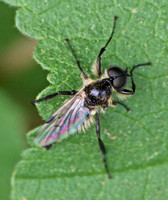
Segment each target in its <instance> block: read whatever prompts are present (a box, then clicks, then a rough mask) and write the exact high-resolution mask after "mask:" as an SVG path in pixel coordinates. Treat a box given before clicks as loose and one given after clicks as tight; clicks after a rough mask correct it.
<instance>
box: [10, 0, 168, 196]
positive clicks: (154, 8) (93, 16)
mask: <svg viewBox="0 0 168 200" xmlns="http://www.w3.org/2000/svg"><path fill="white" fill-rule="evenodd" d="M8 2H10V3H11V4H12V5H19V6H20V7H21V8H20V9H19V10H18V11H17V16H16V25H17V27H18V29H19V30H20V31H21V32H22V33H24V34H25V35H27V36H29V37H31V38H34V39H38V40H40V41H39V43H38V45H37V47H36V50H35V53H34V57H35V59H36V60H37V61H38V62H39V63H40V64H41V65H42V67H43V68H44V69H47V70H48V71H49V74H48V81H49V82H50V83H51V86H49V87H47V88H46V89H44V90H43V91H42V92H41V93H40V95H39V96H38V97H41V96H45V95H47V94H50V93H53V92H55V91H59V90H71V89H79V88H80V87H82V81H81V78H80V72H79V70H78V68H77V66H76V63H75V60H74V58H73V56H72V54H71V52H70V50H69V48H68V46H67V44H66V43H65V42H64V39H65V38H69V39H70V42H71V45H72V47H73V49H74V50H75V52H76V54H77V56H78V58H79V60H80V62H81V65H82V67H83V69H84V70H85V72H86V73H88V74H91V65H92V63H93V62H94V60H95V59H96V57H97V55H98V53H99V51H100V49H101V47H103V45H104V44H105V42H106V41H107V39H108V37H109V35H110V32H111V29H112V26H113V16H115V15H117V16H118V17H119V19H118V21H117V27H116V31H115V34H114V38H113V40H112V42H111V43H110V45H109V46H108V48H107V51H106V52H105V53H104V55H103V57H102V62H103V63H102V66H103V70H104V69H105V68H108V67H109V66H111V65H114V64H116V65H119V66H122V67H123V68H125V67H126V66H127V65H128V66H130V68H131V66H133V65H135V64H138V63H145V62H148V61H151V62H152V66H151V67H148V66H146V67H143V68H139V69H137V71H136V72H135V82H136V89H137V91H136V94H135V95H134V96H133V97H132V98H130V99H128V100H126V103H127V105H128V106H129V107H131V109H132V112H131V113H126V112H125V110H124V109H123V108H121V107H120V106H118V107H117V108H116V109H113V108H109V109H108V110H107V111H106V113H105V115H103V114H101V135H102V140H103V141H104V143H105V145H106V148H107V159H108V165H109V168H110V172H111V174H112V176H113V179H112V180H108V178H107V174H106V172H105V169H104V165H103V162H102V156H101V153H100V150H99V147H98V144H97V138H96V133H95V127H94V125H93V126H92V127H91V128H89V129H88V130H87V131H86V132H85V133H78V134H76V135H74V136H73V137H69V138H68V139H66V140H64V141H62V142H60V143H58V144H57V145H55V146H53V147H52V149H51V150H49V151H46V150H45V149H42V148H37V147H35V146H34V144H33V138H34V137H35V135H36V133H37V130H38V129H35V130H33V131H31V132H30V133H29V135H28V140H29V143H30V146H31V148H30V149H28V150H27V151H25V152H24V153H23V159H22V161H20V162H19V163H18V165H17V167H16V169H15V172H14V176H13V190H12V197H13V199H17V200H20V199H49V200H55V199H59V200H60V199H83V198H85V199H96V200H97V199H103V198H104V199H114V200H131V199H136V200H143V199H152V200H155V199H156V200H161V199H163V200H165V199H167V198H168V187H167V185H168V173H167V171H168V151H167V150H168V134H167V117H168V107H167V96H166V94H167V92H168V89H167V82H168V81H167V80H168V73H167V63H168V56H167V53H168V46H167V44H168V43H167V40H168V34H167V33H168V29H167V26H168V21H167V9H168V3H167V1H166V0H163V1H155V0H144V1H130V0H129V1H123V0H120V1H119V0H118V1H111V0H106V1H103V0H100V1H98V2H97V1H90V0H85V1H79V0H76V1H68V0H66V1H57V2H56V1H54V0H48V1H33V0H17V1H16V0H15V1H13V0H8ZM130 68H129V69H130ZM37 78H38V77H37ZM64 99H65V97H57V98H55V99H52V100H50V101H48V102H42V103H39V104H38V110H39V114H40V115H41V116H42V117H43V118H44V119H45V120H46V119H47V118H48V117H49V116H51V114H52V113H53V112H54V111H55V110H56V109H57V108H58V107H59V106H61V105H62V103H63V102H64ZM107 133H109V134H107Z"/></svg>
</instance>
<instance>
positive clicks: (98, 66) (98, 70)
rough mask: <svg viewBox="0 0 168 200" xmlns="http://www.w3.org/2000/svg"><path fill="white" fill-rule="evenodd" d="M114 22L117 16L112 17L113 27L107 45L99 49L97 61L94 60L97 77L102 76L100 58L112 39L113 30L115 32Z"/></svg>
mask: <svg viewBox="0 0 168 200" xmlns="http://www.w3.org/2000/svg"><path fill="white" fill-rule="evenodd" d="M116 20H117V16H115V17H114V25H113V29H112V32H111V35H110V37H109V39H108V41H107V43H106V44H105V46H104V47H102V48H101V49H100V52H99V55H98V57H97V60H96V66H95V67H96V73H97V75H98V76H99V77H101V75H102V69H101V56H102V54H103V53H104V52H105V50H106V47H107V46H108V44H109V43H110V41H111V40H112V38H113V34H114V30H115V27H116Z"/></svg>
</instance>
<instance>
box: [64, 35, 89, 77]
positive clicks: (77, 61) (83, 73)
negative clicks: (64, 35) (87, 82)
mask: <svg viewBox="0 0 168 200" xmlns="http://www.w3.org/2000/svg"><path fill="white" fill-rule="evenodd" d="M65 41H66V42H67V44H68V46H69V48H70V50H71V52H72V54H73V56H74V58H75V60H76V63H77V65H78V67H79V69H80V71H81V72H82V75H83V78H84V79H87V78H88V77H87V75H86V74H85V72H84V71H83V69H82V67H81V65H80V62H79V60H78V59H77V57H76V55H75V53H74V50H73V49H72V47H71V45H70V43H69V40H68V39H65Z"/></svg>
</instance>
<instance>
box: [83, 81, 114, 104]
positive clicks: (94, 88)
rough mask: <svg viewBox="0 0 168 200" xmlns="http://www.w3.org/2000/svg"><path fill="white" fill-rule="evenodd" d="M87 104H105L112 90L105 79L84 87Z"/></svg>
mask: <svg viewBox="0 0 168 200" xmlns="http://www.w3.org/2000/svg"><path fill="white" fill-rule="evenodd" d="M85 91H86V95H87V98H86V101H87V104H88V105H91V106H97V105H100V106H101V105H104V104H107V102H108V99H109V97H110V95H111V92H112V87H111V85H110V84H109V83H108V82H107V81H106V80H100V81H97V82H95V83H93V84H90V85H88V86H87V87H86V88H85Z"/></svg>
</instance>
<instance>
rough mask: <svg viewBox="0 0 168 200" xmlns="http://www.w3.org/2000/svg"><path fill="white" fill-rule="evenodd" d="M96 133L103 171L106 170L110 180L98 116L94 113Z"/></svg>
mask: <svg viewBox="0 0 168 200" xmlns="http://www.w3.org/2000/svg"><path fill="white" fill-rule="evenodd" d="M96 133H97V139H98V142H99V147H100V150H101V152H102V155H103V161H104V166H105V169H106V172H107V174H108V178H109V179H111V178H112V177H111V175H110V172H109V168H108V165H107V160H106V148H105V146H104V144H103V142H102V140H101V138H100V122H99V115H98V113H97V112H96Z"/></svg>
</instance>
